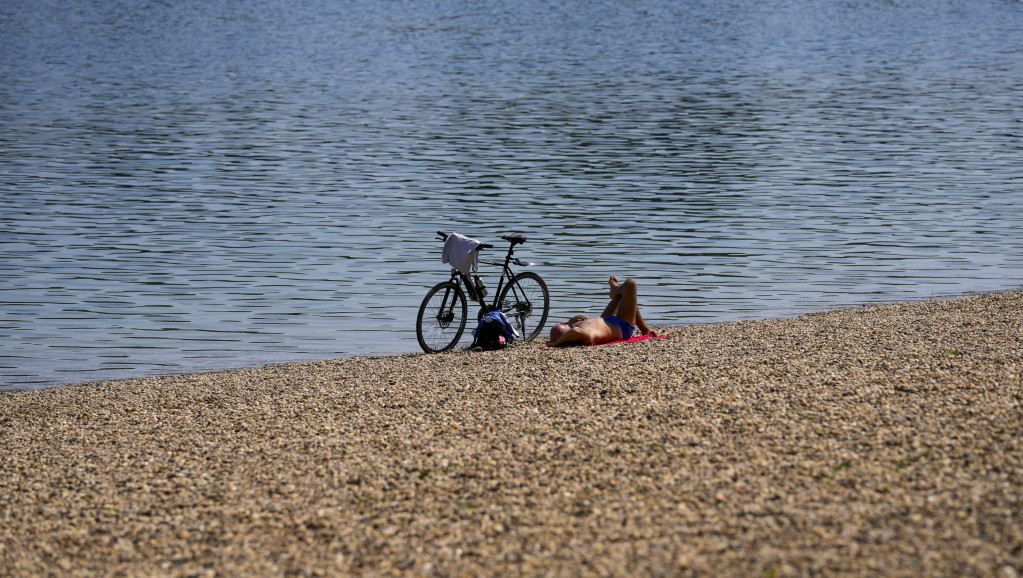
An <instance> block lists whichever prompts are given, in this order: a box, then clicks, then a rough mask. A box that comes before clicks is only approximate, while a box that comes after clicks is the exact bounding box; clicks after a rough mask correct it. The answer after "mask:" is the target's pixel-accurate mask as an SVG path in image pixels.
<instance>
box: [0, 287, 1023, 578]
mask: <svg viewBox="0 0 1023 578" xmlns="http://www.w3.org/2000/svg"><path fill="white" fill-rule="evenodd" d="M650 321H651V322H652V323H653V324H654V325H656V320H650ZM663 332H664V333H666V334H668V335H670V336H671V337H670V338H669V339H660V340H649V341H644V342H640V343H632V344H625V345H609V346H602V347H590V348H572V349H567V350H553V349H545V348H541V347H540V344H539V343H518V344H515V345H514V346H512V347H510V348H508V349H505V350H502V351H498V352H485V353H471V352H461V351H459V352H452V353H445V354H439V355H418V354H413V355H401V356H394V357H385V358H352V359H341V360H336V361H323V362H314V363H303V364H292V365H281V366H268V367H265V368H263V369H255V370H243V371H228V372H220V373H210V374H198V375H183V376H171V377H161V378H147V379H138V380H126V381H117V382H102V383H92V384H83V385H75V386H67V387H62V388H57V389H50V390H41V391H23V392H3V393H0V476H2V479H0V575H4V576H34V575H60V576H76V575H95V574H101V575H125V576H150V575H161V576H162V575H169V576H205V575H217V574H221V575H292V574H299V575H344V574H369V575H392V574H401V575H445V576H449V575H551V576H589V575H594V576H599V575H619V576H627V575H635V574H641V575H673V576H674V575H683V576H684V575H700V576H723V575H731V576H765V577H768V576H769V577H776V576H817V575H842V576H848V575H856V576H877V575H883V576H999V577H1005V578H1011V577H1015V576H1018V575H1020V574H1021V573H1023V513H1021V511H1023V447H1021V441H1020V438H1021V437H1023V393H1021V386H1023V377H1021V375H1023V292H1019V291H1015V292H1006V293H995V294H988V295H980V296H971V297H965V298H957V299H948V300H934V301H927V302H919V303H903V304H894V305H885V306H872V307H865V308H857V309H852V310H844V311H832V312H826V313H816V314H811V315H806V316H803V317H799V318H795V319H783V320H771V321H745V322H738V323H725V324H714V325H700V326H688V327H677V328H668V329H665V330H664V331H663Z"/></svg>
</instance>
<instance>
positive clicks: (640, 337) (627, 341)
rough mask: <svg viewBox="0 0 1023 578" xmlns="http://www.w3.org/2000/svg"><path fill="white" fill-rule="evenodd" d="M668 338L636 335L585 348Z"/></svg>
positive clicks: (667, 336) (543, 346)
mask: <svg viewBox="0 0 1023 578" xmlns="http://www.w3.org/2000/svg"><path fill="white" fill-rule="evenodd" d="M669 337H671V336H670V335H657V336H654V335H636V336H635V337H632V338H631V339H620V340H618V341H608V342H605V343H595V344H593V345H587V346H586V347H600V346H601V345H615V344H617V343H635V342H637V341H646V340H647V339H667V338H669ZM540 347H541V349H542V348H545V347H549V346H548V345H542V346H540ZM572 347H578V345H575V346H572Z"/></svg>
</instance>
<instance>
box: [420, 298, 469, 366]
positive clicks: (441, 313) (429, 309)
mask: <svg viewBox="0 0 1023 578" xmlns="http://www.w3.org/2000/svg"><path fill="white" fill-rule="evenodd" d="M468 312H469V310H468V308H467V307H466V305H465V293H463V292H462V288H461V287H459V286H458V285H457V284H455V283H454V282H453V281H444V282H443V283H438V284H436V285H434V286H433V289H430V292H429V293H427V294H426V297H425V298H424V299H423V304H422V305H420V306H419V316H418V317H416V337H417V338H418V339H419V346H420V347H422V348H423V351H425V352H427V353H439V352H441V351H447V350H448V349H451V348H452V347H454V346H455V344H456V343H458V340H459V339H461V338H462V332H463V331H465V320H466V318H467V317H468V316H469V315H468Z"/></svg>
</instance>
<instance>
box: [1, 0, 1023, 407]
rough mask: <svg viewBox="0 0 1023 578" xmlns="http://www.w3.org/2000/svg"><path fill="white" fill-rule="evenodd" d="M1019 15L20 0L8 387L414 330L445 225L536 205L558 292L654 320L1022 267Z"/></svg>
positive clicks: (909, 290) (536, 233) (867, 299)
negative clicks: (632, 302) (623, 281)
mask: <svg viewBox="0 0 1023 578" xmlns="http://www.w3.org/2000/svg"><path fill="white" fill-rule="evenodd" d="M1021 39H1023V2H1016V1H1009V0H947V1H945V0H942V1H939V0H922V1H912V2H910V1H902V0H892V1H886V0H862V1H855V2H854V1H835V2H813V1H810V0H780V1H778V2H759V1H755V0H714V1H711V0H704V1H700V0H685V1H679V0H671V1H667V0H640V1H637V2H592V1H585V2H583V1H576V0H567V1H566V0H559V1H557V2H553V1H543V0H512V1H500V2H497V1H487V0H482V1H477V0H472V1H469V0H463V1H459V0H436V1H427V2H423V1H412V0H408V1H401V0H394V1H389V0H373V1H370V0H353V1H351V2H330V1H327V0H310V1H307V2H284V1H274V0H255V1H251V2H241V1H231V0H224V1H219V0H213V1H209V0H204V1H202V2H199V1H190V0H184V1H182V2H168V3H164V2H156V1H153V2H147V1H131V0H124V1H113V2H111V1H106V0H104V1H99V0H65V1H62V2H56V1H54V0H10V1H8V2H4V3H2V4H0V193H2V197H0V250H2V252H0V388H4V389H10V388H24V387H30V388H31V387H45V386H52V385H59V384H62V383H68V382H80V381H91V380H98V379H108V378H122V377H136V376H145V375H153V374H162V373H178V372H186V371H197V370H210V369H222V368H236V367H249V366H259V365H262V364H266V363H278V362H286V361H294V360H307V359H319V358H330V357H340V356H348V355H378V354H391V353H403V352H413V351H417V350H418V345H417V344H416V340H415V335H414V324H415V320H414V316H415V312H416V309H417V307H418V305H419V302H420V300H421V299H422V297H423V295H424V294H425V293H426V290H427V289H428V288H429V287H430V286H431V285H433V284H434V283H436V282H437V281H440V280H442V278H443V277H444V276H445V275H446V268H445V266H444V265H442V264H441V262H440V248H441V246H440V243H439V241H437V240H436V239H435V238H434V235H435V231H436V230H438V229H443V230H455V231H458V232H461V233H463V234H466V235H470V236H473V237H477V238H480V239H481V240H484V241H487V242H494V243H495V244H498V245H501V244H502V242H501V241H499V238H500V236H501V235H502V234H504V233H511V232H517V233H524V234H526V235H527V236H528V237H529V241H528V242H527V243H526V244H525V245H524V246H523V247H522V248H521V249H520V250H519V253H520V254H521V255H523V256H524V257H528V258H532V259H535V260H540V261H544V262H545V265H543V266H537V267H535V268H534V270H535V271H536V272H537V273H540V274H541V275H542V276H543V277H544V278H545V279H546V280H547V282H548V285H549V286H550V288H551V292H552V299H553V311H552V315H554V316H555V317H567V316H568V315H570V314H571V313H574V312H577V311H589V312H598V311H599V310H600V308H601V307H602V306H603V303H602V301H601V299H602V295H604V294H605V293H606V291H605V289H604V287H605V286H604V282H605V280H606V278H607V276H608V275H609V274H611V273H615V274H617V275H619V276H630V275H631V276H635V277H637V278H638V279H639V280H640V284H641V287H640V291H641V304H642V305H643V306H644V308H645V317H647V319H648V320H649V321H650V322H651V323H652V324H653V325H681V324H689V323H705V322H711V321H723V320H738V319H748V318H767V317H778V316H788V315H795V314H799V313H802V312H808V311H813V310H820V309H828V308H835V307H841V306H847V305H858V304H864V303H873V302H891V301H897V300H906V299H919V298H926V297H931V296H936V295H951V294H959V293H964V292H974V291H988V290H999V289H1007V288H1014V287H1018V286H1019V285H1020V279H1021V278H1023V242H1021V240H1020V237H1021V236H1020V234H1019V231H1020V230H1021V229H1023V208H1021V207H1023V203H1021V200H1023V195H1021V184H1023V163H1021V162H1020V159H1021V158H1023V137H1021V133H1023V107H1021V106H1020V103H1021V102H1023V89H1021V86H1023V83H1021V82H1020V80H1021V79H1023V51H1021V50H1020V48H1021ZM495 253H496V251H495ZM492 254H493V253H492ZM493 271H494V269H493V267H486V266H485V267H484V273H485V274H484V278H485V279H488V280H491V281H492V282H493V281H494V280H493V279H491V278H490V276H489V274H491V273H492V272H493Z"/></svg>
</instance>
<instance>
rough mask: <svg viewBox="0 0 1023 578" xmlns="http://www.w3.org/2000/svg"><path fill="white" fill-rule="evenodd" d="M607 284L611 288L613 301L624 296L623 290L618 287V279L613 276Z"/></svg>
mask: <svg viewBox="0 0 1023 578" xmlns="http://www.w3.org/2000/svg"><path fill="white" fill-rule="evenodd" d="M607 284H608V285H610V286H611V291H610V294H611V298H612V299H614V298H615V297H617V296H619V295H621V294H622V288H621V286H619V285H618V277H615V276H614V275H611V278H610V279H608V280H607Z"/></svg>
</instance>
